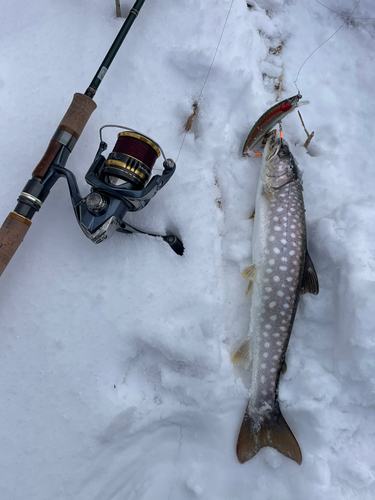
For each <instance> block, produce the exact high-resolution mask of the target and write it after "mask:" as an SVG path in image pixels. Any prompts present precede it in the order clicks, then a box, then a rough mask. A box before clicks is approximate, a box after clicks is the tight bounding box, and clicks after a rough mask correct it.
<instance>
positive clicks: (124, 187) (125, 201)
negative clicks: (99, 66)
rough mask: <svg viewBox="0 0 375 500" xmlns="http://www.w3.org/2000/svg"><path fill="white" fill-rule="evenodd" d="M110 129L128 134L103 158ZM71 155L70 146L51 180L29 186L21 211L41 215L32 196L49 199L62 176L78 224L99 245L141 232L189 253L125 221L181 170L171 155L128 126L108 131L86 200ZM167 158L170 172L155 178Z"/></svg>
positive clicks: (166, 170)
mask: <svg viewBox="0 0 375 500" xmlns="http://www.w3.org/2000/svg"><path fill="white" fill-rule="evenodd" d="M106 127H117V128H122V129H125V130H126V132H122V133H120V134H118V138H117V142H116V144H115V146H114V148H113V151H112V152H111V153H110V154H109V155H108V158H105V156H104V155H103V152H104V151H105V150H106V149H107V144H106V143H105V142H104V141H103V139H102V130H103V129H104V128H106ZM69 154H70V151H69V149H68V147H66V146H63V147H62V148H61V150H60V152H59V154H58V155H57V157H56V159H55V161H54V163H53V164H52V166H51V168H50V169H49V171H48V174H47V176H46V177H45V178H44V179H43V180H40V179H37V178H35V177H33V178H32V179H31V180H30V181H29V182H28V184H26V186H25V188H24V191H23V193H21V196H20V198H19V199H18V202H19V203H18V205H17V206H18V208H19V209H22V208H23V209H24V211H26V210H27V209H28V210H29V211H31V210H32V211H33V212H34V213H35V211H37V210H39V208H40V206H39V205H38V206H36V205H35V204H34V206H32V207H31V206H29V207H27V205H28V204H29V205H30V203H31V201H30V200H31V198H34V199H38V200H43V201H44V199H45V198H46V197H47V196H48V194H49V191H50V189H51V188H52V186H53V185H54V184H55V183H56V181H57V180H58V179H59V178H60V177H65V178H66V180H67V182H68V186H69V191H70V196H71V200H72V205H73V209H74V213H75V216H76V219H77V222H78V224H79V225H80V227H81V229H82V231H83V232H84V234H85V235H86V236H87V237H88V238H89V239H90V240H91V241H92V242H93V243H101V242H102V241H104V240H106V239H107V238H109V237H110V236H112V235H113V233H114V232H115V231H119V232H122V233H141V234H148V235H150V236H160V237H161V238H163V240H164V241H166V242H167V243H168V244H169V245H170V247H171V248H172V250H173V251H174V252H176V253H177V254H178V255H182V254H183V251H184V247H183V244H182V242H181V241H180V240H179V238H178V237H177V236H175V235H173V234H167V235H159V234H155V233H149V232H146V231H142V230H140V229H137V228H135V227H133V226H131V225H130V224H128V223H127V222H125V221H124V218H125V216H126V213H127V212H136V211H138V210H141V209H142V208H144V207H145V206H146V205H147V204H148V203H149V202H150V201H151V199H152V198H153V197H154V196H155V194H156V193H157V192H158V191H159V190H160V189H161V188H162V187H163V186H165V184H166V183H167V182H168V181H169V179H170V178H171V177H172V175H173V174H174V172H175V170H176V164H175V163H174V161H173V160H171V159H167V158H166V157H165V155H164V152H163V150H162V149H161V147H160V146H159V145H158V144H157V143H156V142H154V141H153V140H152V139H150V138H149V137H147V136H145V135H143V134H141V133H139V132H137V131H135V130H132V129H128V128H127V127H120V126H118V125H105V126H104V127H102V128H101V129H100V145H99V149H98V151H97V153H96V155H95V158H94V161H93V163H92V165H91V166H90V168H89V170H88V172H87V174H86V176H85V180H86V182H87V183H88V184H89V185H90V186H91V192H90V193H89V194H88V195H87V196H86V197H82V196H81V193H80V191H79V188H78V184H77V180H76V177H75V175H74V174H73V173H72V172H71V171H70V170H68V169H67V168H65V164H66V162H67V159H68V157H69ZM161 154H162V155H163V157H164V162H163V168H164V170H163V172H162V174H161V175H155V176H153V177H151V173H152V168H153V166H154V164H155V162H156V160H157V158H158V157H159V156H160V155H161ZM26 194H28V195H29V196H28V199H27V198H26V197H25V195H26ZM22 195H24V196H22ZM32 215H33V214H32ZM25 216H26V215H25Z"/></svg>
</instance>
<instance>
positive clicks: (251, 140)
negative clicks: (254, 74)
mask: <svg viewBox="0 0 375 500" xmlns="http://www.w3.org/2000/svg"><path fill="white" fill-rule="evenodd" d="M300 99H302V96H301V94H300V93H298V94H297V95H295V96H293V97H289V98H288V99H285V100H284V101H281V102H278V103H276V104H274V105H273V106H272V107H271V108H270V109H268V110H267V111H266V112H265V113H264V114H263V115H262V116H261V117H260V118H259V120H258V121H257V122H256V123H255V125H254V127H253V128H252V129H251V130H250V133H249V135H248V136H247V139H246V142H245V145H244V148H243V151H242V154H243V155H245V154H246V153H247V152H248V151H251V150H252V149H253V148H254V146H256V145H257V144H258V143H259V142H260V141H261V140H262V139H263V137H264V136H265V135H266V134H267V133H268V132H269V131H270V130H271V129H272V128H273V127H275V125H276V124H277V123H279V122H280V121H281V120H282V119H283V118H285V117H286V116H287V115H288V114H289V113H291V112H292V111H293V110H294V109H296V107H297V106H301V105H303V104H307V103H308V101H304V102H300V103H299V101H300ZM298 103H299V104H298Z"/></svg>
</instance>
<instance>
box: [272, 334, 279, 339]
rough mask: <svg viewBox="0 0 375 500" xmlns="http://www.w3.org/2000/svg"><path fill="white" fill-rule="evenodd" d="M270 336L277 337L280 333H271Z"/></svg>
mask: <svg viewBox="0 0 375 500" xmlns="http://www.w3.org/2000/svg"><path fill="white" fill-rule="evenodd" d="M272 337H275V339H277V337H280V333H273V334H272Z"/></svg>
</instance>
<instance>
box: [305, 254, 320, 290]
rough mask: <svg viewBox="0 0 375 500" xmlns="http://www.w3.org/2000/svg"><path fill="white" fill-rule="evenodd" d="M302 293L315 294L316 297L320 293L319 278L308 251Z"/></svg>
mask: <svg viewBox="0 0 375 500" xmlns="http://www.w3.org/2000/svg"><path fill="white" fill-rule="evenodd" d="M301 293H313V294H314V295H317V294H318V293H319V282H318V276H317V274H316V271H315V267H314V264H313V262H312V260H311V257H310V255H309V253H308V251H307V250H306V258H305V268H304V270H303V277H302V286H301Z"/></svg>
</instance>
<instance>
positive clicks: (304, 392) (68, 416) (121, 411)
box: [0, 0, 375, 500]
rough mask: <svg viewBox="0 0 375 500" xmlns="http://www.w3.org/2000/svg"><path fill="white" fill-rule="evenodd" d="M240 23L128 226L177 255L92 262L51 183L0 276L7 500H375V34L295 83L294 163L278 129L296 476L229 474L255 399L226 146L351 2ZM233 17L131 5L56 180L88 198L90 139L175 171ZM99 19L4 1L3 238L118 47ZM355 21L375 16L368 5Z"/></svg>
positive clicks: (290, 131)
mask: <svg viewBox="0 0 375 500" xmlns="http://www.w3.org/2000/svg"><path fill="white" fill-rule="evenodd" d="M248 1H249V3H250V4H251V5H252V8H251V9H250V8H248V7H247V4H246V1H245V0H234V3H233V7H232V10H231V13H230V16H229V19H228V23H227V26H226V29H225V32H224V35H223V38H222V41H221V45H220V47H219V50H218V52H217V56H216V59H215V62H214V65H213V68H212V71H211V73H210V76H209V79H208V81H207V85H206V86H205V89H204V92H203V95H202V98H201V100H200V103H199V111H198V115H197V117H196V119H195V121H194V125H193V128H192V131H191V132H189V133H188V134H187V136H186V139H185V142H184V146H183V149H182V152H181V155H180V157H179V160H178V169H177V171H176V174H175V175H174V177H173V178H172V180H171V181H170V183H169V184H168V185H167V186H166V187H165V188H164V189H163V190H162V191H161V192H160V193H159V194H158V195H157V196H156V197H155V199H154V200H153V201H152V202H151V203H150V204H149V206H148V207H147V208H145V209H144V210H143V211H141V212H139V213H137V214H132V216H131V217H129V219H128V220H129V222H132V223H134V225H137V226H139V227H141V228H146V229H149V230H154V231H159V232H163V231H165V230H166V229H169V230H172V231H176V232H177V233H178V234H179V235H180V236H181V237H182V239H183V241H184V245H185V249H186V250H185V254H184V256H183V257H179V256H177V255H175V254H174V253H173V252H172V251H171V250H170V248H169V247H168V245H166V244H165V243H164V242H163V241H162V240H160V239H153V238H151V237H147V236H140V235H134V236H128V235H121V234H116V235H115V236H114V237H113V238H112V239H111V240H109V241H107V242H105V243H103V244H101V245H97V246H96V245H93V244H92V243H91V242H90V241H89V240H88V239H86V238H85V236H84V235H83V233H82V232H81V230H80V228H79V227H78V225H77V224H76V222H75V218H74V215H73V211H72V208H71V205H70V199H69V194H68V190H67V187H66V185H65V181H64V180H60V181H59V182H58V184H57V185H56V186H55V187H54V189H53V191H52V193H51V195H50V197H49V198H48V199H47V201H46V203H45V205H44V207H43V208H42V210H41V211H40V213H39V214H37V215H36V216H35V218H34V220H33V225H32V227H31V229H30V230H29V233H28V235H27V237H26V239H25V241H24V243H23V244H22V246H21V247H20V249H19V251H18V252H17V254H16V255H15V257H14V258H13V260H12V262H11V264H10V265H9V267H8V268H7V270H6V271H5V273H4V274H3V276H2V278H1V290H2V296H1V315H0V318H1V319H0V321H1V337H0V344H1V345H0V366H1V369H0V372H1V384H0V401H1V412H0V454H1V455H0V456H1V459H0V471H1V472H0V499H1V500H25V499H26V498H27V499H30V500H31V499H32V500H50V499H61V500H62V499H64V500H69V499H75V500H76V499H77V500H110V499H111V500H120V499H121V500H125V499H126V500H135V499H137V500H141V499H142V500H148V499H153V500H164V499H172V500H185V499H186V500H188V499H195V498H203V499H207V500H224V499H225V500H229V499H230V500H245V499H252V500H253V499H254V500H258V499H259V500H263V499H274V498H277V499H279V500H300V499H307V500H310V499H311V500H313V499H314V500H315V499H327V500H331V499H332V500H333V499H335V500H336V499H360V500H365V499H366V500H367V499H373V498H374V494H375V453H374V439H375V410H374V404H375V339H374V324H375V319H374V317H375V316H374V305H373V297H374V293H375V286H374V279H375V266H374V248H375V246H374V244H375V236H374V229H373V226H374V222H373V221H374V199H375V186H374V165H373V163H374V162H373V157H374V154H373V147H372V143H373V137H374V116H375V101H374V90H373V89H374V76H375V52H374V41H375V40H374V39H375V21H374V20H364V19H353V20H351V21H350V22H348V23H347V24H346V25H345V26H344V27H343V28H342V30H340V31H339V32H338V33H337V35H336V36H335V37H334V38H332V39H331V40H330V41H329V42H328V43H326V44H325V45H324V46H322V47H321V48H320V49H319V50H318V51H317V52H316V53H315V54H314V55H313V57H311V58H310V59H309V61H308V62H307V63H306V64H305V66H304V67H303V69H302V71H301V73H300V75H299V79H298V86H299V88H300V90H301V93H302V94H303V98H304V99H309V100H310V105H309V106H306V107H304V108H301V112H302V116H303V119H304V122H305V125H306V127H307V129H308V131H309V132H311V131H312V130H314V131H315V137H314V138H313V140H312V143H311V145H310V147H309V150H308V152H306V150H305V149H304V148H303V147H302V145H303V143H304V141H305V139H306V136H305V132H304V130H303V128H302V126H301V123H300V120H299V117H298V115H297V113H294V114H292V115H290V116H289V117H288V118H287V119H286V120H285V121H284V124H283V125H284V136H285V138H286V139H287V140H288V142H289V143H290V145H291V148H292V151H293V153H294V155H295V157H296V159H297V161H298V163H299V166H300V168H302V169H303V170H304V187H305V191H304V195H305V204H306V210H307V212H306V217H307V227H308V238H309V249H310V254H311V257H312V259H313V261H314V264H315V267H316V269H317V272H318V275H319V279H320V293H319V295H318V296H316V297H313V296H304V297H303V298H302V300H301V302H300V306H299V310H298V313H297V318H296V322H295V326H294V331H293V334H292V338H291V343H290V346H289V349H288V353H287V364H288V371H287V373H286V374H285V375H284V376H283V377H282V380H281V383H280V404H281V408H282V410H283V413H284V415H285V418H286V420H287V421H288V423H289V425H290V427H291V428H292V429H293V432H294V434H295V435H296V437H297V439H298V441H299V443H300V446H301V449H302V453H303V463H302V466H301V467H298V466H297V465H296V464H295V463H294V462H292V461H291V460H288V459H287V458H285V457H283V456H282V455H280V454H279V453H277V452H276V451H275V450H273V449H270V448H267V449H264V450H262V451H261V452H259V454H258V455H257V456H256V457H255V458H253V459H252V460H251V461H250V462H247V463H246V464H244V465H240V464H239V463H238V462H237V459H236V455H235V443H236V439H237V433H238V430H239V426H240V424H241V421H242V417H243V412H244V408H245V406H246V400H247V395H248V390H247V388H246V387H247V386H248V382H249V381H248V380H247V378H246V376H244V374H243V373H239V372H238V370H237V369H236V368H234V367H233V366H232V365H231V363H230V355H231V353H232V352H233V349H234V348H235V346H236V345H237V344H238V342H239V341H240V340H241V339H243V338H244V336H245V335H246V333H247V330H248V325H249V314H250V299H249V297H245V290H246V287H247V283H246V282H245V281H244V280H243V279H242V278H241V275H240V271H241V269H242V268H243V267H244V266H246V265H249V264H251V255H250V248H251V245H250V240H251V232H252V221H251V220H248V217H249V215H250V214H251V212H252V210H253V207H254V201H255V193H256V187H257V178H258V171H259V160H258V159H257V158H251V159H249V158H242V157H241V154H240V152H241V148H242V145H243V143H244V140H245V138H246V135H247V134H248V132H249V130H250V128H251V126H252V125H253V123H254V122H255V121H256V120H257V119H258V117H259V116H260V115H261V114H262V113H263V112H264V111H265V110H266V109H267V108H268V107H269V106H271V105H272V104H273V103H274V102H275V99H276V90H275V83H277V80H278V78H279V76H280V74H281V72H283V89H284V91H283V92H282V95H281V98H285V97H289V96H291V95H294V94H296V89H295V86H294V84H293V81H294V80H295V78H296V74H297V72H298V69H299V68H300V66H301V64H302V63H303V62H304V60H305V59H306V57H307V56H308V55H309V54H310V53H311V52H312V51H313V50H314V49H315V48H316V47H317V46H318V45H319V44H321V43H322V42H323V41H324V40H325V39H327V38H328V37H329V36H330V35H332V33H334V31H335V30H336V29H337V28H338V27H339V26H340V25H341V24H342V23H343V17H342V16H343V15H347V14H348V13H349V12H350V11H351V10H352V9H353V8H354V6H355V3H356V0H326V2H327V5H328V6H329V7H330V8H331V9H333V10H335V11H337V12H339V13H341V15H340V14H336V13H334V12H332V11H330V10H328V9H326V8H324V7H322V6H321V5H319V4H318V3H316V2H314V1H313V0H258V1H254V0H248ZM132 3H133V2H132V1H131V0H126V2H125V1H123V2H122V8H123V11H124V12H127V11H128V10H129V9H130V8H131V6H132ZM230 4H231V0H205V1H204V2H203V1H198V0H179V1H178V2H176V1H172V0H168V1H164V2H162V1H160V0H155V1H153V2H151V1H150V2H147V1H146V2H145V5H144V7H143V9H142V11H141V13H140V15H139V17H138V19H137V20H136V22H135V24H134V26H133V28H132V29H131V31H130V32H129V35H128V37H127V39H126V40H125V42H124V45H123V47H122V48H121V50H120V52H119V54H118V56H117V57H116V59H115V61H114V63H113V65H112V67H111V68H110V70H109V72H108V73H107V75H106V77H105V79H104V81H103V84H102V86H101V87H100V89H99V91H98V93H97V97H96V99H95V100H96V102H97V104H98V108H97V110H96V111H95V113H94V114H93V116H92V117H91V119H90V121H89V123H88V125H87V126H86V128H85V130H84V132H83V134H82V136H81V138H80V141H79V142H78V144H77V146H76V148H75V150H74V152H73V154H72V156H71V158H70V160H69V163H68V165H67V167H68V168H70V169H71V170H73V171H74V172H75V173H76V175H77V177H78V179H79V184H80V187H81V190H82V192H84V193H87V192H88V189H87V187H86V185H85V182H84V180H83V179H84V174H85V173H86V170H87V169H88V167H89V165H90V163H91V161H92V159H93V157H94V155H95V152H96V149H97V147H98V143H99V136H98V129H99V127H100V126H101V125H103V124H106V123H118V124H123V125H127V126H129V127H133V128H136V129H139V130H141V131H143V132H144V133H146V134H149V135H151V136H152V137H154V138H155V140H156V141H158V142H159V143H160V144H161V145H162V147H163V148H164V150H165V152H166V153H167V155H168V156H171V157H173V158H176V156H177V154H178V151H179V149H180V146H181V143H182V140H183V125H184V123H185V121H186V120H187V118H188V116H189V114H190V113H191V111H192V109H191V106H192V103H193V102H194V100H195V99H196V98H197V97H198V95H199V92H200V90H201V88H202V85H203V82H204V80H205V78H206V75H207V72H208V69H209V67H210V65H211V62H212V58H213V55H214V52H215V49H216V46H217V43H218V40H219V37H220V34H221V30H222V27H223V24H224V21H225V18H226V16H227V13H228V9H229V7H230ZM114 15H115V2H114V1H111V0H90V1H89V0H80V1H78V0H55V1H51V0H38V1H37V2H29V1H27V0H18V1H17V2H6V1H5V0H2V2H1V16H0V39H1V54H0V109H1V125H0V126H1V133H0V151H1V165H2V166H1V199H0V207H1V217H2V219H4V218H5V217H6V215H7V214H8V213H9V211H10V210H12V209H13V208H14V206H15V202H16V198H17V196H18V195H19V193H20V191H21V190H22V188H23V186H24V184H25V183H26V181H27V180H28V179H29V177H30V174H31V172H32V170H33V168H34V166H35V165H36V164H37V163H38V161H39V159H40V158H41V156H42V154H43V152H44V150H45V148H46V146H47V144H48V142H49V140H50V138H51V136H52V134H53V132H54V130H55V128H56V126H57V124H58V123H59V121H60V119H61V117H62V115H63V114H64V113H65V111H66V109H67V107H68V105H69V104H70V101H71V98H72V95H73V93H74V92H84V91H85V89H86V88H87V86H88V84H89V83H90V81H91V78H92V77H93V75H94V73H95V71H96V70H97V68H98V66H99V64H100V62H101V60H102V58H103V57H104V55H105V52H106V51H107V49H108V47H109V46H110V44H111V43H112V41H113V39H114V37H115V36H116V34H117V32H118V30H119V29H120V27H121V24H122V20H120V19H116V18H115V17H114ZM353 17H356V18H366V17H372V18H375V6H374V3H373V1H372V0H362V1H361V3H360V5H359V6H358V8H357V9H356V11H355V14H354V15H353ZM279 45H282V49H281V50H280V51H279V52H278V53H277V54H272V53H271V52H273V49H275V48H277V47H278V46H279ZM270 49H272V50H271V52H270ZM105 134H106V137H105V138H106V140H107V142H108V143H109V144H110V145H113V144H114V142H115V134H116V132H111V131H105ZM111 134H112V135H111ZM160 165H161V163H159V167H160ZM245 375H246V374H245Z"/></svg>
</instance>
